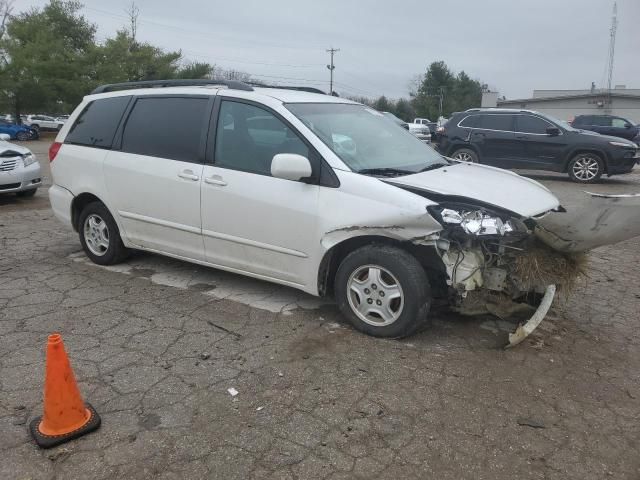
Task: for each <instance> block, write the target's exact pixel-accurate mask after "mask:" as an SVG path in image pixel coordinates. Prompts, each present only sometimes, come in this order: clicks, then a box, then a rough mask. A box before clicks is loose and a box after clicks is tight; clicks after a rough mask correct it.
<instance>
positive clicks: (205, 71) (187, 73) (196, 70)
mask: <svg viewBox="0 0 640 480" xmlns="http://www.w3.org/2000/svg"><path fill="white" fill-rule="evenodd" d="M214 68H215V67H214V65H209V64H208V63H201V62H191V63H188V64H187V65H184V66H183V67H182V68H181V69H180V70H179V71H178V73H177V75H176V77H177V78H187V79H189V78H195V79H198V78H211V75H212V74H213V70H214Z"/></svg>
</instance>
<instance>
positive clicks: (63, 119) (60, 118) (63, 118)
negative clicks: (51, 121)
mask: <svg viewBox="0 0 640 480" xmlns="http://www.w3.org/2000/svg"><path fill="white" fill-rule="evenodd" d="M56 120H57V121H58V122H62V123H64V122H66V121H67V120H69V115H59V116H57V117H56Z"/></svg>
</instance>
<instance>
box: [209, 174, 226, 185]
mask: <svg viewBox="0 0 640 480" xmlns="http://www.w3.org/2000/svg"><path fill="white" fill-rule="evenodd" d="M204 181H205V182H206V183H208V184H209V185H218V186H220V187H226V186H227V182H225V181H224V180H223V179H222V177H221V176H220V175H212V176H210V177H204Z"/></svg>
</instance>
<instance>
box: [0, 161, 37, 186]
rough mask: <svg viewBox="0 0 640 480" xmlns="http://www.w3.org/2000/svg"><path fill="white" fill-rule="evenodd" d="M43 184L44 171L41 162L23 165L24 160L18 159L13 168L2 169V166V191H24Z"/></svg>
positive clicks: (0, 183)
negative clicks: (42, 171)
mask: <svg viewBox="0 0 640 480" xmlns="http://www.w3.org/2000/svg"><path fill="white" fill-rule="evenodd" d="M5 160H6V159H5ZM7 168H8V167H7ZM41 185H42V173H41V170H40V164H39V163H38V162H37V161H36V162H35V163H32V164H31V165H29V166H27V167H23V166H22V160H18V161H17V163H16V165H15V167H13V168H12V169H11V170H2V169H1V167H0V193H17V192H24V191H25V190H32V189H34V188H38V187H40V186H41Z"/></svg>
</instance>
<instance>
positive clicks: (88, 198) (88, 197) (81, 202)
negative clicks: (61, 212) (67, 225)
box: [71, 193, 104, 232]
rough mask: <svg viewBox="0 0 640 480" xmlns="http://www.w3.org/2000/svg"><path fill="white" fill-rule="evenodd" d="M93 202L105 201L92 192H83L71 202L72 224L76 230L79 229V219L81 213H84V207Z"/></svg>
mask: <svg viewBox="0 0 640 480" xmlns="http://www.w3.org/2000/svg"><path fill="white" fill-rule="evenodd" d="M93 202H100V203H104V202H103V201H102V200H100V199H99V198H98V197H96V196H95V195H93V194H92V193H81V194H80V195H78V196H77V197H75V198H74V199H73V202H71V224H72V225H73V228H74V230H75V231H76V232H77V231H78V219H79V218H80V213H82V210H84V207H86V206H87V205H89V204H90V203H93Z"/></svg>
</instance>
